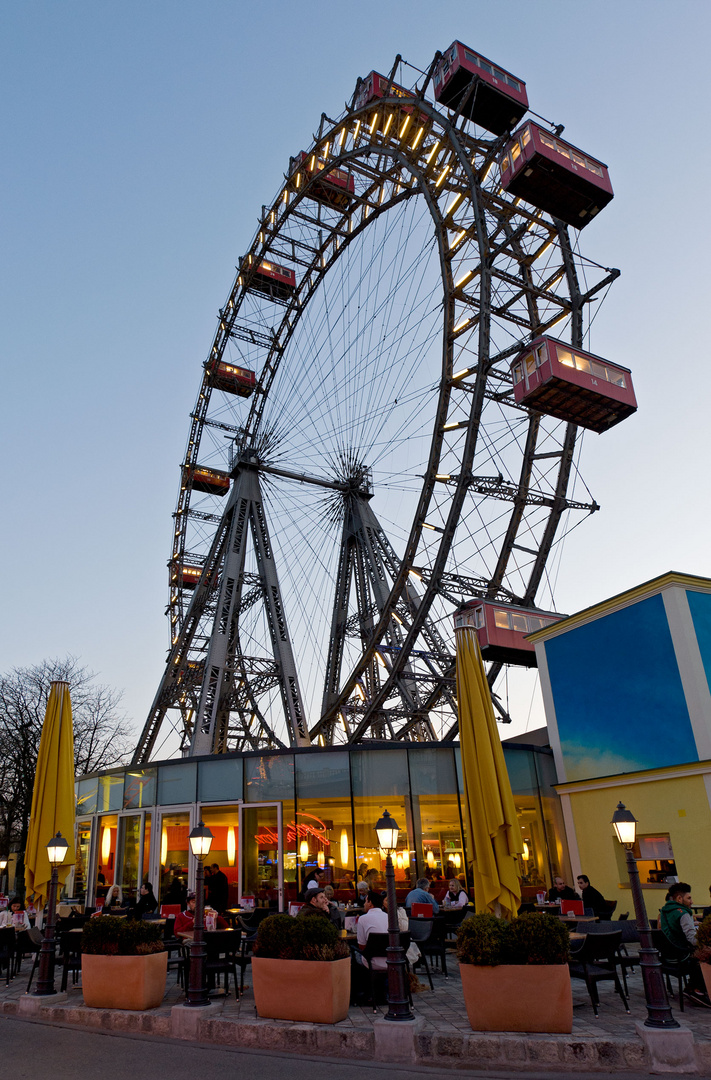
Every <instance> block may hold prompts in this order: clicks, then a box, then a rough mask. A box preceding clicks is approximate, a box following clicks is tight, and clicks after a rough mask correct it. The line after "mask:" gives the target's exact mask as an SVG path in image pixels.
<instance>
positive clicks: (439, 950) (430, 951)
mask: <svg viewBox="0 0 711 1080" xmlns="http://www.w3.org/2000/svg"><path fill="white" fill-rule="evenodd" d="M446 941H447V924H446V922H445V921H444V917H443V916H442V915H435V917H434V919H433V920H432V933H431V934H430V936H429V938H428V940H427V941H426V942H425V943H424V946H423V947H422V948H421V949H420V952H421V953H422V955H423V956H434V957H436V958H437V961H438V963H441V964H442V974H443V975H444V977H445V979H448V978H449V972H448V971H447V946H446Z"/></svg>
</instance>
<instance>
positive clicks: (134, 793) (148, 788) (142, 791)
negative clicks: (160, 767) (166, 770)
mask: <svg viewBox="0 0 711 1080" xmlns="http://www.w3.org/2000/svg"><path fill="white" fill-rule="evenodd" d="M155 801H156V770H155V769H132V770H130V771H129V772H127V773H126V782H125V785H124V789H123V808H124V810H140V808H141V807H142V806H153V804H154V803H155Z"/></svg>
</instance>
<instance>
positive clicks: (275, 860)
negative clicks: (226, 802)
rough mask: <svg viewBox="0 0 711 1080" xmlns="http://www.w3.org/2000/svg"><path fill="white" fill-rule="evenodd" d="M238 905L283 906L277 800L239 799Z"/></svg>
mask: <svg viewBox="0 0 711 1080" xmlns="http://www.w3.org/2000/svg"><path fill="white" fill-rule="evenodd" d="M239 900H240V906H245V905H250V904H251V903H252V901H253V903H254V905H255V906H259V907H267V906H269V905H270V904H273V902H274V901H276V905H277V908H278V910H279V911H283V910H284V847H283V843H282V808H281V803H280V802H273V803H246V804H245V803H242V805H241V806H240V808H239Z"/></svg>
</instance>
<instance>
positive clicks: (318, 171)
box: [291, 150, 355, 210]
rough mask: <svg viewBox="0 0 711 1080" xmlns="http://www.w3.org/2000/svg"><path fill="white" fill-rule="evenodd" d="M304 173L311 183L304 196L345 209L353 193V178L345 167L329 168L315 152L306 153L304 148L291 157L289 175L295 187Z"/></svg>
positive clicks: (297, 186) (298, 185)
mask: <svg viewBox="0 0 711 1080" xmlns="http://www.w3.org/2000/svg"><path fill="white" fill-rule="evenodd" d="M302 172H303V173H305V175H306V178H307V180H309V179H310V180H311V184H310V185H309V186H308V188H307V190H306V197H307V198H309V199H314V200H315V202H320V203H323V204H324V205H326V206H333V207H335V208H336V209H337V210H347V209H348V207H349V206H350V205H351V203H352V202H353V197H354V195H355V179H354V177H353V176H352V174H351V173H349V172H348V170H347V169H339V168H331V169H329V168H328V166H327V164H326V162H325V161H324V160H322V159H321V158H319V157H318V156H317V155H316V154H307V153H306V151H305V150H302V151H301V153H299V154H297V156H296V157H295V158H293V159H292V169H291V176H292V178H293V179H294V183H295V187H296V188H297V190H298V188H299V187H300V184H301V175H300V173H302Z"/></svg>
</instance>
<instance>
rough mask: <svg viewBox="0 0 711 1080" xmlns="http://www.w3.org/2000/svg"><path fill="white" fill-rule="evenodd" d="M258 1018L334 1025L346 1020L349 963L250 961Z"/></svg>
mask: <svg viewBox="0 0 711 1080" xmlns="http://www.w3.org/2000/svg"><path fill="white" fill-rule="evenodd" d="M252 986H253V988H254V1001H255V1004H256V1006H257V1014H258V1015H259V1016H262V1017H265V1018H268V1019H270V1020H301V1021H304V1022H306V1023H310V1024H337V1023H338V1021H339V1020H345V1019H346V1017H347V1016H348V1002H349V999H350V996H351V961H350V957H348V956H346V957H345V958H344V959H343V960H274V959H272V958H271V957H266V956H253V957H252Z"/></svg>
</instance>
